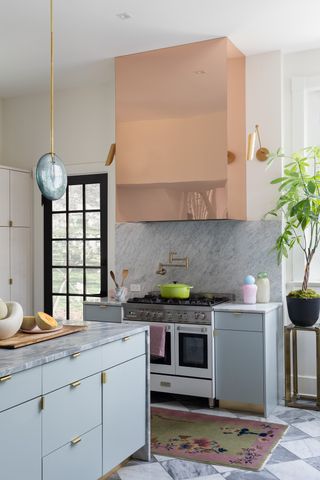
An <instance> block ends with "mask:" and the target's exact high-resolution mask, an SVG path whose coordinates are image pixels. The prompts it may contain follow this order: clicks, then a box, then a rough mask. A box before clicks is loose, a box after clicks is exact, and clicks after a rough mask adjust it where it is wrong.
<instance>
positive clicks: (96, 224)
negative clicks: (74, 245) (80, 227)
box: [86, 212, 100, 238]
mask: <svg viewBox="0 0 320 480" xmlns="http://www.w3.org/2000/svg"><path fill="white" fill-rule="evenodd" d="M86 237H87V238H100V212H92V213H86Z"/></svg>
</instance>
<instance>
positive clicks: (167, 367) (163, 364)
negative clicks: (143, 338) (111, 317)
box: [124, 320, 175, 375]
mask: <svg viewBox="0 0 320 480" xmlns="http://www.w3.org/2000/svg"><path fill="white" fill-rule="evenodd" d="M124 323H130V324H137V325H149V326H150V325H165V327H166V346H165V355H164V357H163V358H154V357H150V372H151V373H163V374H166V375H170V374H171V375H174V374H175V364H174V362H175V354H174V347H175V341H174V336H175V331H174V324H173V323H161V322H138V321H131V320H125V321H124Z"/></svg>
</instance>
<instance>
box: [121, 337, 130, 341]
mask: <svg viewBox="0 0 320 480" xmlns="http://www.w3.org/2000/svg"><path fill="white" fill-rule="evenodd" d="M128 340H130V337H123V339H122V341H123V342H127V341H128Z"/></svg>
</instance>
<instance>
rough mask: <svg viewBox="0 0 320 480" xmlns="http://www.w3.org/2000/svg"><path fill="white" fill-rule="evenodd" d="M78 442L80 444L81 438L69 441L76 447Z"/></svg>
mask: <svg viewBox="0 0 320 480" xmlns="http://www.w3.org/2000/svg"><path fill="white" fill-rule="evenodd" d="M79 442H81V437H75V438H73V439H72V440H71V445H77V443H79Z"/></svg>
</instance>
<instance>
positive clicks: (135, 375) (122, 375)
mask: <svg viewBox="0 0 320 480" xmlns="http://www.w3.org/2000/svg"><path fill="white" fill-rule="evenodd" d="M128 343H129V342H128ZM104 375H105V383H104V384H103V392H102V416H103V427H102V432H103V435H102V445H103V454H102V461H103V473H106V472H109V471H110V470H111V469H113V468H114V467H116V466H117V465H119V464H120V463H121V462H122V461H123V460H124V459H125V458H128V457H129V456H130V455H132V454H133V453H135V452H136V451H137V450H139V449H140V448H141V447H143V446H144V445H145V443H146V433H147V432H146V414H147V412H146V408H145V405H146V396H147V392H146V355H141V356H139V357H137V358H135V359H133V360H130V361H128V362H125V363H122V364H120V365H117V366H115V367H113V368H110V369H108V370H106V371H105V372H104Z"/></svg>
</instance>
